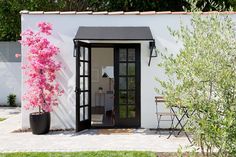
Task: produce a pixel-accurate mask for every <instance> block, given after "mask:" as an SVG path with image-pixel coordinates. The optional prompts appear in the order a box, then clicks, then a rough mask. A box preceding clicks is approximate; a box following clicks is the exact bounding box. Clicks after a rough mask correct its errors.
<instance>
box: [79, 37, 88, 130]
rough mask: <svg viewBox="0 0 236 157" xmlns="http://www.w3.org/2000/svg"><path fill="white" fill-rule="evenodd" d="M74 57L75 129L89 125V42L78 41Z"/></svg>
mask: <svg viewBox="0 0 236 157" xmlns="http://www.w3.org/2000/svg"><path fill="white" fill-rule="evenodd" d="M78 50H79V52H78V53H77V55H78V56H77V57H76V70H77V71H76V72H77V75H76V122H77V123H76V124H77V125H76V131H81V130H84V129H88V128H90V125H91V116H90V110H91V99H90V98H91V87H90V82H91V74H90V71H91V70H90V68H91V61H90V54H91V48H90V45H89V44H86V43H83V42H79V48H78Z"/></svg>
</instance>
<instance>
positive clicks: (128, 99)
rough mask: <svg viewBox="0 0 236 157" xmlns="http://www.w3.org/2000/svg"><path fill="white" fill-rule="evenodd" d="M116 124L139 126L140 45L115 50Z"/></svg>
mask: <svg viewBox="0 0 236 157" xmlns="http://www.w3.org/2000/svg"><path fill="white" fill-rule="evenodd" d="M115 103H116V112H117V113H116V114H117V115H116V123H117V125H118V126H121V127H138V126H140V45H139V44H135V45H125V46H120V47H117V48H115Z"/></svg>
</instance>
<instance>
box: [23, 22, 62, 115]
mask: <svg viewBox="0 0 236 157" xmlns="http://www.w3.org/2000/svg"><path fill="white" fill-rule="evenodd" d="M38 28H39V31H37V32H34V31H32V30H30V29H28V30H26V31H24V32H22V33H21V37H22V40H21V41H20V43H21V44H22V45H23V46H25V47H27V52H26V53H25V57H26V64H24V65H23V66H22V69H23V71H24V75H26V81H25V83H26V85H27V88H26V92H25V93H24V96H23V100H25V101H26V102H27V103H26V105H25V106H24V107H25V108H26V109H30V108H36V107H37V108H39V112H51V111H52V108H53V106H57V105H58V96H61V95H62V94H63V90H61V88H60V85H59V83H58V82H56V73H57V72H58V71H59V70H60V69H61V63H60V62H57V61H56V60H55V56H56V55H57V54H58V53H59V48H58V47H56V46H55V45H53V44H52V43H51V42H50V41H49V40H48V39H47V37H48V36H50V35H51V31H52V25H51V24H49V23H45V22H40V23H38Z"/></svg>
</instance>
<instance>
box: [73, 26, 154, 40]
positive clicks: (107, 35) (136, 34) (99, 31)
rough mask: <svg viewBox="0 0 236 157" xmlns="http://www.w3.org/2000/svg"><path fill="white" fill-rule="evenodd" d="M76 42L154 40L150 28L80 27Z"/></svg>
mask: <svg viewBox="0 0 236 157" xmlns="http://www.w3.org/2000/svg"><path fill="white" fill-rule="evenodd" d="M74 40H153V37H152V33H151V30H150V28H149V27H79V29H78V31H77V33H76V35H75V38H74Z"/></svg>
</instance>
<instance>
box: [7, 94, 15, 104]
mask: <svg viewBox="0 0 236 157" xmlns="http://www.w3.org/2000/svg"><path fill="white" fill-rule="evenodd" d="M7 103H8V105H9V106H11V107H16V95H15V94H10V95H8V97H7Z"/></svg>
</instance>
